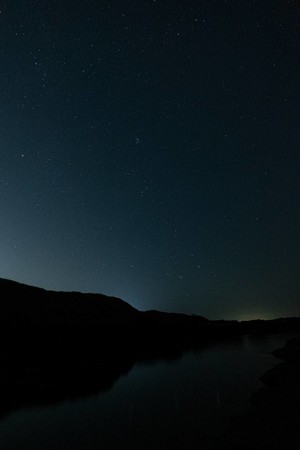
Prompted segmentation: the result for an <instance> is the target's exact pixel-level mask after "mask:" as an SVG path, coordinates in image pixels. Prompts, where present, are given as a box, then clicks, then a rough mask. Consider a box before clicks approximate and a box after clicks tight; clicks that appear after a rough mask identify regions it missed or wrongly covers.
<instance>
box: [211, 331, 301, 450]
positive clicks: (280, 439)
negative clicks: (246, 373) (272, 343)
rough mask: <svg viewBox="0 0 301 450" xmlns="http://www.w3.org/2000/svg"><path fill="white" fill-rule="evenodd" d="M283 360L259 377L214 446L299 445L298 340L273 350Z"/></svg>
mask: <svg viewBox="0 0 301 450" xmlns="http://www.w3.org/2000/svg"><path fill="white" fill-rule="evenodd" d="M273 354H274V356H276V357H277V358H280V359H281V360H282V362H281V363H280V364H277V365H275V367H273V368H272V369H271V370H269V371H268V372H267V373H266V374H264V375H263V376H262V378H261V381H262V383H263V387H262V388H261V389H260V390H259V391H257V392H255V393H254V394H253V395H252V397H251V399H250V408H249V411H248V413H246V414H245V415H244V416H243V417H234V418H231V419H230V420H229V423H228V424H226V426H225V432H224V433H223V434H222V435H221V436H219V437H218V439H217V442H216V444H215V447H214V448H215V449H216V450H253V449H258V450H269V449H273V450H282V449H286V450H298V449H299V448H300V341H299V337H298V338H294V339H291V340H289V341H288V342H287V343H286V346H285V347H284V348H281V349H277V350H275V351H274V352H273Z"/></svg>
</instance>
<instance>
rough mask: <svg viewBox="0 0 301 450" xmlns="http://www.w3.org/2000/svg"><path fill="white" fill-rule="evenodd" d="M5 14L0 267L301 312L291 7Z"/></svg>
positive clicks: (145, 303)
mask: <svg viewBox="0 0 301 450" xmlns="http://www.w3.org/2000/svg"><path fill="white" fill-rule="evenodd" d="M0 10H1V11H0V42H1V44H0V60H1V71H0V81H1V87H2V89H1V102H0V132H1V134H0V136H1V147H0V148H1V150H0V204H1V211H2V214H1V218H0V230H1V234H0V236H1V238H0V254H1V259H0V276H1V277H4V278H11V279H15V280H16V281H20V282H24V283H29V284H32V285H37V286H41V287H45V288H47V289H55V290H78V291H85V292H101V293H105V294H108V295H115V296H119V297H121V298H123V299H124V300H127V301H128V302H130V303H131V304H132V305H133V306H135V307H137V308H139V309H142V310H144V309H161V310H166V311H180V312H186V313H195V314H202V315H204V316H207V317H208V318H212V319H214V318H238V319H240V318H241V319H242V318H254V317H259V318H261V317H262V318H271V317H280V316H290V315H298V308H299V296H298V292H299V7H298V3H297V2H295V1H293V0H292V1H280V0H276V1H273V2H260V1H259V0H258V1H257V0H256V1H245V0H243V1H240V2H234V1H231V0H228V1H226V0H224V1H223V0H219V1H218V0H213V1H212V0H211V1H202V2H196V1H190V0H188V1H183V0H181V1H180V0H173V1H171V0H164V1H163V0H149V1H146V0H143V1H139V2H137V1H129V2H118V1H117V0H116V1H114V0H113V1H104V2H99V1H96V0H89V1H88V2H78V1H73V2H70V1H68V0H61V1H58V0H57V1H52V2H48V1H46V0H39V1H38V0H31V1H28V0H27V1H25V0H12V1H11V2H2V5H1V8H0Z"/></svg>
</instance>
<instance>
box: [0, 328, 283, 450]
mask: <svg viewBox="0 0 301 450" xmlns="http://www.w3.org/2000/svg"><path fill="white" fill-rule="evenodd" d="M287 338H288V336H287V335H276V336H274V337H269V338H268V339H266V337H264V336H259V337H256V338H255V339H254V338H253V337H252V338H250V337H246V338H244V337H243V338H241V337H240V338H239V339H231V340H230V339H229V340H228V342H223V343H217V342H216V343H211V344H210V345H209V344H208V345H207V346H206V347H203V348H201V349H199V350H198V351H197V350H196V349H195V351H190V352H186V353H184V354H183V353H180V354H178V355H172V356H171V357H165V358H163V357H161V358H154V359H153V360H150V359H149V358H148V359H147V360H146V359H145V360H143V361H140V362H139V363H137V362H136V363H135V361H134V360H128V359H124V360H119V362H118V364H117V363H116V361H115V362H114V363H113V361H111V364H109V363H108V361H106V363H105V362H103V364H99V365H98V366H96V367H93V368H91V367H86V368H79V367H72V368H67V367H65V368H63V367H60V368H53V367H52V368H46V367H45V368H44V369H41V368H40V369H39V370H38V369H35V370H33V371H31V372H28V373H27V374H26V377H25V378H23V382H22V383H20V376H21V375H23V376H24V373H23V374H21V372H20V373H19V383H17V376H16V375H14V376H13V377H11V378H9V374H6V377H7V383H6V387H2V389H1V392H0V395H1V409H2V414H3V415H4V414H7V413H8V412H10V413H12V412H13V411H15V413H14V414H10V416H9V417H7V418H6V419H5V420H3V421H2V422H1V423H0V448H1V450H14V449H20V448H22V450H26V449H27V448H28V449H30V450H41V449H43V450H50V449H60V448H62V449H64V450H68V449H70V450H71V449H72V450H82V449H85V450H95V449H99V448H105V449H106V450H110V449H111V450H114V449H122V450H124V449H131V450H138V449H139V450H141V449H143V450H148V449H155V448H158V449H164V450H168V449H197V448H198V449H199V448H203V449H209V448H210V445H211V442H212V439H213V437H214V436H215V434H216V433H217V432H218V430H220V429H221V426H222V424H223V421H224V418H225V416H227V415H229V414H236V413H239V412H240V411H243V410H244V408H246V407H247V405H248V399H249V396H250V394H251V392H253V391H254V390H255V389H256V388H257V387H259V386H260V381H259V378H260V376H261V375H262V374H263V373H264V372H265V371H266V370H268V369H269V368H270V367H271V366H272V365H273V364H275V363H277V360H276V359H275V358H274V357H273V356H272V355H271V354H270V353H269V352H270V351H272V350H273V349H274V348H276V347H280V346H282V345H283V343H284V342H285V340H286V339H287ZM9 379H10V380H11V382H9ZM117 380H118V382H117ZM88 396H89V397H88ZM55 404H56V405H58V406H56V407H53V405H55ZM42 405H44V406H43V407H42ZM46 405H48V406H46ZM50 405H52V406H50ZM24 407H27V408H30V409H27V410H19V411H16V410H17V409H20V408H24Z"/></svg>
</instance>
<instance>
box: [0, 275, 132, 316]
mask: <svg viewBox="0 0 301 450" xmlns="http://www.w3.org/2000/svg"><path fill="white" fill-rule="evenodd" d="M137 315H139V311H138V310H137V309H135V308H134V307H133V306H131V305H129V304H128V303H126V302H125V301H123V300H121V299H120V298H116V297H108V296H106V295H102V294H83V293H80V292H56V291H47V290H45V289H41V288H38V287H32V286H28V285H26V284H21V283H17V282H16V281H11V280H6V279H3V278H0V320H1V321H3V320H4V321H13V322H15V323H18V322H24V321H25V322H27V323H30V324H42V323H53V324H59V323H61V324H62V323H72V324H81V323H84V324H85V325H87V324H88V323H103V322H106V323H107V322H119V321H124V320H130V319H135V318H136V317H137Z"/></svg>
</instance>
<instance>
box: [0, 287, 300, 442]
mask: <svg viewBox="0 0 301 450" xmlns="http://www.w3.org/2000/svg"><path fill="white" fill-rule="evenodd" d="M282 332H292V333H296V335H297V334H298V333H299V319H298V318H287V319H276V320H270V321H263V320H255V321H248V322H237V321H210V320H207V319H205V318H204V317H201V316H189V315H185V314H175V313H164V312H159V311H146V312H141V311H138V310H137V309H135V308H133V307H132V306H131V305H129V304H128V303H126V302H124V301H123V300H121V299H118V298H114V297H106V296H104V295H100V294H81V293H77V292H53V291H46V290H43V289H40V288H35V287H31V286H27V285H23V284H20V283H16V282H14V281H10V280H4V279H0V396H1V405H0V415H2V416H5V415H7V414H8V413H10V412H12V411H14V410H16V409H19V408H21V407H26V406H28V407H30V406H34V405H38V404H47V403H49V404H55V403H58V402H61V401H64V400H66V399H75V398H79V397H84V396H87V395H95V394H97V393H98V392H100V391H103V390H106V389H108V388H110V387H111V386H112V385H113V384H114V382H115V381H116V380H117V379H118V378H119V377H120V376H121V375H123V374H125V373H127V372H129V370H130V369H131V368H132V367H133V365H134V364H135V362H137V361H141V360H156V359H159V358H165V359H176V358H178V357H180V356H181V355H182V354H183V353H184V352H185V351H187V350H193V349H195V350H201V349H202V348H204V347H206V346H207V345H209V344H210V343H212V342H213V341H224V340H226V339H233V337H234V338H235V337H236V336H237V337H239V336H242V335H244V334H255V333H256V334H270V333H282ZM296 342H297V341H295V343H290V344H289V346H288V347H287V348H286V349H285V350H282V351H279V352H278V353H277V356H278V357H280V358H283V359H284V362H283V363H282V364H280V365H279V366H277V367H276V368H275V369H273V370H272V371H271V372H269V373H268V374H266V375H265V376H264V377H263V382H264V384H265V385H266V387H265V388H264V389H262V390H261V391H260V392H258V393H256V394H255V395H254V397H253V398H252V412H250V414H249V415H248V416H246V417H244V418H239V419H233V421H232V422H231V423H229V424H228V427H227V430H226V431H225V434H224V436H223V438H222V441H218V443H217V448H220V449H223V448H227V449H233V450H235V449H240V448H241V449H248V448H250V449H251V448H252V449H253V448H259V449H261V448H262V449H268V448H276V449H278V448H279V449H280V448H287V449H294V448H297V447H296V437H297V433H298V430H299V425H298V423H297V422H298V420H299V395H298V393H299V365H298V361H299V359H298V358H299V354H298V351H297V350H296V349H297V344H296ZM298 342H299V341H298ZM297 354H298V356H297ZM238 430H240V431H239V432H238ZM280 443H281V445H282V446H281V445H280ZM284 444H285V445H284Z"/></svg>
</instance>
